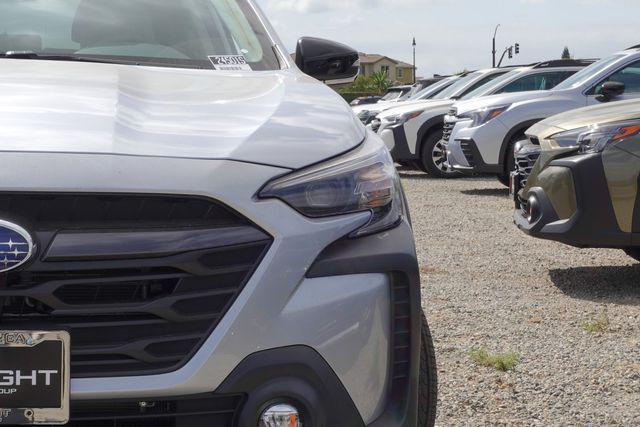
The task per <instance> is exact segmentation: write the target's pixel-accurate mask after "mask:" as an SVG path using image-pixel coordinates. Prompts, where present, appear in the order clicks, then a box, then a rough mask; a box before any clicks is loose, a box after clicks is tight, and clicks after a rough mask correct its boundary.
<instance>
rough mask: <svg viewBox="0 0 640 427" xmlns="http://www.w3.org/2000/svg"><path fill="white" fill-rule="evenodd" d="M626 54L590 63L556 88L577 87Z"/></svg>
mask: <svg viewBox="0 0 640 427" xmlns="http://www.w3.org/2000/svg"><path fill="white" fill-rule="evenodd" d="M625 56H626V55H621V54H616V55H613V56H610V57H608V58H604V59H601V60H599V61H597V62H594V63H593V64H591V65H589V66H588V67H586V68H583V69H582V70H580V71H579V72H577V73H576V74H574V75H573V76H571V77H569V78H568V79H566V80H565V81H563V82H562V83H560V84H559V85H558V86H556V87H555V88H554V89H556V90H563V89H573V88H576V87H578V86H580V85H582V84H584V83H585V82H586V81H587V80H588V79H590V78H591V77H593V76H594V75H595V74H598V73H600V72H602V71H603V70H606V69H607V68H608V67H610V66H612V64H614V63H615V62H617V61H620V60H621V59H622V58H624V57H625Z"/></svg>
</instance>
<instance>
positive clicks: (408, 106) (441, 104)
mask: <svg viewBox="0 0 640 427" xmlns="http://www.w3.org/2000/svg"><path fill="white" fill-rule="evenodd" d="M453 103H454V101H452V100H449V99H433V100H427V101H416V102H411V103H402V104H401V105H398V106H397V107H394V108H390V109H388V110H385V111H383V112H382V113H380V114H379V115H378V118H380V119H384V118H385V117H390V116H395V115H398V114H405V113H412V112H414V111H423V110H429V109H432V108H448V107H450V106H451V105H453Z"/></svg>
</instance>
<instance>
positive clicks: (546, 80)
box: [372, 61, 591, 178]
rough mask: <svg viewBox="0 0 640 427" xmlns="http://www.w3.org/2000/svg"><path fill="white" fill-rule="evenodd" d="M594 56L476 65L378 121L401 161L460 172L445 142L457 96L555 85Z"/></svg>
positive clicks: (443, 172) (438, 172) (440, 172)
mask: <svg viewBox="0 0 640 427" xmlns="http://www.w3.org/2000/svg"><path fill="white" fill-rule="evenodd" d="M589 63H591V62H586V61H550V62H544V63H540V64H535V65H529V66H525V67H518V68H512V69H505V68H498V69H496V68H494V69H488V70H482V71H476V72H474V73H471V74H469V75H468V76H466V77H464V78H462V79H460V80H459V81H458V82H456V83H454V84H453V85H452V86H451V87H449V88H448V89H446V90H444V91H443V92H442V93H440V94H439V95H438V96H436V97H435V98H434V100H430V101H424V102H420V103H412V104H409V105H402V106H398V107H395V108H393V109H390V110H387V111H385V112H383V113H381V114H380V115H378V117H377V121H374V122H373V123H372V127H373V129H374V130H376V131H377V132H378V134H379V135H380V136H381V137H382V139H383V140H384V141H385V143H386V144H387V147H389V149H390V150H391V153H392V155H393V158H394V160H396V161H397V162H399V163H408V162H412V161H413V162H415V163H416V164H417V166H418V167H420V168H421V169H422V170H423V171H425V172H428V173H429V174H431V175H434V176H438V177H443V178H446V177H452V176H456V175H459V173H458V172H456V171H455V170H452V169H451V168H450V167H449V164H448V162H447V157H446V154H445V149H444V146H443V143H442V138H443V119H444V116H445V114H446V113H447V112H448V111H449V110H450V108H451V107H452V106H453V105H454V103H455V102H456V100H460V99H462V100H464V99H473V98H476V97H480V96H486V95H492V94H496V93H503V92H513V91H516V90H517V91H525V90H534V89H549V88H552V87H553V86H555V85H557V84H558V83H560V82H561V81H563V80H564V79H566V78H568V77H569V76H571V75H572V74H574V73H576V72H577V71H578V70H580V68H582V67H584V66H586V65H587V64H589Z"/></svg>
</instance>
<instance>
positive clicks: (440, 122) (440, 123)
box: [415, 114, 445, 156]
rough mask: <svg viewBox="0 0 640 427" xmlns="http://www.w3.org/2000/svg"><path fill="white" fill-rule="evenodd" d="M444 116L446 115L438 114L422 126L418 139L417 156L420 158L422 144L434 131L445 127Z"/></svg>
mask: <svg viewBox="0 0 640 427" xmlns="http://www.w3.org/2000/svg"><path fill="white" fill-rule="evenodd" d="M444 116H445V115H444V114H438V115H436V116H434V117H431V118H430V119H429V120H427V121H426V122H424V123H423V124H422V125H421V126H420V129H418V135H417V139H416V151H415V153H416V155H418V156H419V155H420V153H421V152H422V142H423V141H424V139H425V137H426V136H427V135H429V134H431V132H433V131H434V130H437V129H442V128H443V127H444Z"/></svg>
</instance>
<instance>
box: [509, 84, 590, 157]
mask: <svg viewBox="0 0 640 427" xmlns="http://www.w3.org/2000/svg"><path fill="white" fill-rule="evenodd" d="M585 105H586V98H585V97H584V96H580V97H579V99H574V98H572V97H571V98H569V97H562V98H556V99H553V98H542V99H538V100H532V101H525V102H519V103H516V104H514V105H513V106H512V107H511V108H510V109H509V110H508V111H507V113H506V114H503V115H501V116H500V117H498V118H497V120H499V121H500V122H501V123H502V124H503V125H504V126H505V127H506V128H507V129H509V131H508V132H507V133H506V135H505V136H504V138H503V139H502V143H501V146H500V164H502V165H504V164H505V159H506V153H507V149H508V147H509V143H510V142H511V140H512V139H513V137H514V136H515V135H517V134H518V133H521V132H522V133H523V132H525V131H526V130H527V129H529V128H530V127H531V126H533V125H535V124H536V123H538V122H540V121H542V120H544V119H546V118H548V117H551V116H554V115H556V114H559V113H562V112H565V111H568V110H573V109H576V108H580V107H584V106H585ZM503 116H504V117H503Z"/></svg>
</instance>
